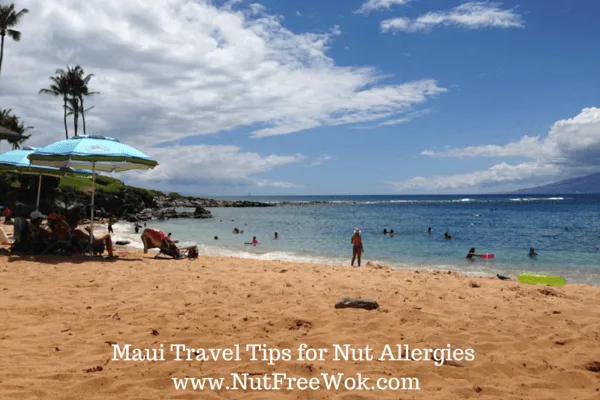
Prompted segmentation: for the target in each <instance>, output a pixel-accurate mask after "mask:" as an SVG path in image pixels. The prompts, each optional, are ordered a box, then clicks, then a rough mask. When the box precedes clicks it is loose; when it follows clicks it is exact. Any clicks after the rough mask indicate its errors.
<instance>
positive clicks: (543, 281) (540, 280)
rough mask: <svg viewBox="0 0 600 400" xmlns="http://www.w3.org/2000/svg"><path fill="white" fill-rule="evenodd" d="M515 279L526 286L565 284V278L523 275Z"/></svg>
mask: <svg viewBox="0 0 600 400" xmlns="http://www.w3.org/2000/svg"><path fill="white" fill-rule="evenodd" d="M517 279H518V280H519V282H521V283H525V284H527V285H546V286H565V285H566V284H567V281H566V280H565V278H562V277H560V276H555V275H537V274H530V273H523V274H521V275H519V277H518V278H517Z"/></svg>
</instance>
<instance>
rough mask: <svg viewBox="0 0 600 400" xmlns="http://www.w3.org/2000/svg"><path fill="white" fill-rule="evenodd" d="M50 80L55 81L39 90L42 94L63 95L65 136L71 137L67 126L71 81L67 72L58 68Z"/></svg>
mask: <svg viewBox="0 0 600 400" xmlns="http://www.w3.org/2000/svg"><path fill="white" fill-rule="evenodd" d="M50 80H51V81H52V82H53V83H52V84H51V85H50V86H49V87H48V88H47V89H41V90H40V91H39V93H40V94H42V93H44V94H51V95H53V96H55V97H58V96H62V98H63V102H64V104H63V110H64V114H63V118H64V122H65V136H66V138H67V139H68V138H69V129H68V128H67V103H68V102H69V93H71V89H70V88H69V81H68V79H67V74H66V73H65V71H63V70H62V69H57V70H56V76H51V77H50Z"/></svg>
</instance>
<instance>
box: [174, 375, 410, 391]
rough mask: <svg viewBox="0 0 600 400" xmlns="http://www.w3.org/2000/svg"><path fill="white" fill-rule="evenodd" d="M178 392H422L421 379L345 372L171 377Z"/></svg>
mask: <svg viewBox="0 0 600 400" xmlns="http://www.w3.org/2000/svg"><path fill="white" fill-rule="evenodd" d="M171 379H172V380H173V385H174V387H175V390H191V391H206V390H209V391H221V390H231V391H235V390H243V391H247V390H256V391H277V390H321V389H325V390H359V391H379V390H390V391H397V390H420V386H419V379H418V378H397V377H381V378H369V377H365V376H363V375H362V374H361V373H358V374H354V375H350V376H347V375H345V374H343V373H337V374H327V373H322V374H320V375H319V376H316V377H312V378H304V377H290V376H288V375H287V374H285V373H272V374H261V375H256V374H249V373H232V374H230V376H229V377H218V378H215V377H202V378H190V377H185V378H171Z"/></svg>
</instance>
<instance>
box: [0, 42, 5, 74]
mask: <svg viewBox="0 0 600 400" xmlns="http://www.w3.org/2000/svg"><path fill="white" fill-rule="evenodd" d="M3 58H4V35H2V43H1V44H0V72H2V59H3Z"/></svg>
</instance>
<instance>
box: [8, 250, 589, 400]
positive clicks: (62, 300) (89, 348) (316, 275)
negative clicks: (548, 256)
mask: <svg viewBox="0 0 600 400" xmlns="http://www.w3.org/2000/svg"><path fill="white" fill-rule="evenodd" d="M117 252H123V253H125V254H119V255H120V258H119V259H117V260H113V261H109V260H99V259H93V258H90V257H74V258H71V259H69V258H66V257H58V256H47V257H44V258H42V257H24V258H20V257H10V258H7V257H4V256H0V279H1V280H2V291H0V304H2V307H3V308H4V309H5V310H6V313H5V315H6V318H4V320H3V321H2V325H1V327H2V330H3V336H2V338H0V346H1V348H2V352H0V360H2V361H3V363H4V365H6V367H5V368H3V369H1V370H0V391H1V392H2V393H4V394H5V395H6V396H7V397H12V398H24V399H25V398H31V399H33V398H42V397H43V398H55V399H59V400H63V399H64V400H67V399H74V398H82V397H85V398H86V399H87V398H89V399H123V398H138V397H144V398H158V397H161V398H165V399H175V398H181V397H182V396H183V397H185V396H201V397H202V398H209V399H210V398H214V399H217V398H223V397H224V398H235V399H245V398H248V399H252V398H256V396H257V395H258V396H259V397H260V398H263V399H273V400H275V399H281V398H290V399H292V398H297V396H298V395H299V393H301V392H299V391H294V390H291V391H288V390H284V391H260V392H253V391H247V392H245V391H237V392H232V393H229V394H228V392H227V391H225V390H222V391H215V392H211V391H204V392H192V391H183V392H182V391H176V390H175V389H174V387H173V382H172V380H171V378H172V377H185V376H187V377H203V376H204V377H206V376H210V377H219V376H229V375H230V374H234V373H238V374H239V373H249V374H252V375H251V376H262V375H263V374H265V375H269V374H273V373H283V374H286V375H287V376H290V377H296V378H298V377H303V378H307V379H311V378H315V377H319V376H321V375H320V374H338V373H342V374H344V376H354V375H356V374H363V375H364V376H365V377H368V378H372V379H376V378H378V377H388V378H389V377H417V378H418V379H419V381H420V389H421V390H420V391H418V392H413V395H414V396H415V398H432V397H435V398H444V399H450V400H452V399H464V398H475V397H478V396H480V395H485V396H486V397H488V398H497V399H513V398H515V399H516V398H522V399H540V398H577V399H582V400H583V399H586V400H587V399H589V400H591V399H594V398H596V397H595V396H597V395H598V392H597V391H596V390H597V388H599V387H600V385H599V383H600V382H599V381H598V379H599V376H598V373H597V372H592V371H589V370H587V369H586V368H588V367H589V366H592V367H593V365H595V364H593V363H594V362H597V361H600V348H599V347H598V346H596V344H597V342H598V340H599V339H600V337H599V336H598V328H599V327H600V326H599V321H600V310H599V309H598V307H597V304H600V288H598V287H595V286H589V285H583V284H569V285H567V286H565V287H553V288H548V287H540V286H529V285H521V284H518V283H517V282H515V281H500V280H498V279H492V278H481V277H468V276H463V275H461V274H458V273H456V272H447V271H409V270H393V269H391V268H386V267H377V266H365V267H362V268H351V267H343V266H330V265H319V264H300V263H293V262H282V261H265V260H249V259H240V258H234V257H207V256H203V255H201V256H200V258H199V259H197V260H189V259H187V260H186V259H184V260H169V259H161V260H154V259H153V254H143V253H142V252H138V251H133V250H129V249H121V248H120V249H118V250H117ZM345 296H349V297H356V298H369V299H373V300H375V301H377V302H378V304H379V309H377V310H373V311H366V310H357V309H336V308H334V304H335V303H336V302H338V301H339V300H340V299H341V298H342V297H345ZM107 343H109V344H107ZM110 343H116V344H119V345H125V344H131V345H132V346H133V347H137V348H143V349H148V348H156V347H157V346H159V345H160V344H164V345H165V347H166V348H168V346H169V345H170V344H178V343H180V344H185V345H186V346H188V347H195V348H198V347H206V348H208V347H211V348H213V347H217V348H228V347H233V346H234V345H235V344H242V345H243V344H249V343H264V344H266V345H267V346H268V347H273V348H296V347H297V346H299V345H300V344H302V343H304V344H307V345H308V346H309V347H314V348H324V347H329V346H333V345H334V344H350V345H352V346H357V347H364V346H366V345H370V346H371V347H372V348H373V349H374V350H375V351H376V352H377V353H380V352H381V351H382V349H383V348H384V346H386V345H390V346H394V345H396V344H407V345H409V346H410V347H411V348H435V347H438V348H445V347H446V346H447V345H448V344H449V345H451V346H452V348H462V349H468V348H472V349H474V351H475V359H474V360H473V361H464V360H463V361H452V362H448V363H445V364H444V365H441V366H436V365H435V364H434V363H433V362H430V361H406V360H404V361H390V360H387V361H331V360H329V361H328V360H325V361H319V360H317V361H306V360H305V361H299V360H295V359H293V360H289V361H277V362H275V363H274V364H273V365H270V364H269V363H268V362H266V361H261V360H255V361H252V360H250V359H248V358H247V357H242V360H241V361H237V362H227V361H224V360H218V361H205V362H194V361H190V362H176V361H174V360H173V359H172V356H169V357H167V358H166V361H158V362H150V361H122V360H120V361H119V360H116V361H115V360H112V359H111V356H112V355H113V350H112V348H111V345H110ZM99 367H100V368H99ZM592 367H590V368H592ZM303 393H305V395H306V394H308V393H306V392H303ZM309 395H310V398H315V399H325V398H332V396H333V397H334V398H338V397H339V398H345V397H346V396H355V397H356V396H358V397H357V398H361V399H362V398H364V399H366V398H381V399H397V398H398V396H399V395H400V392H395V391H390V390H384V391H376V392H359V391H349V390H344V389H340V390H339V391H331V390H325V389H319V390H316V391H312V392H310V393H309Z"/></svg>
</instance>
